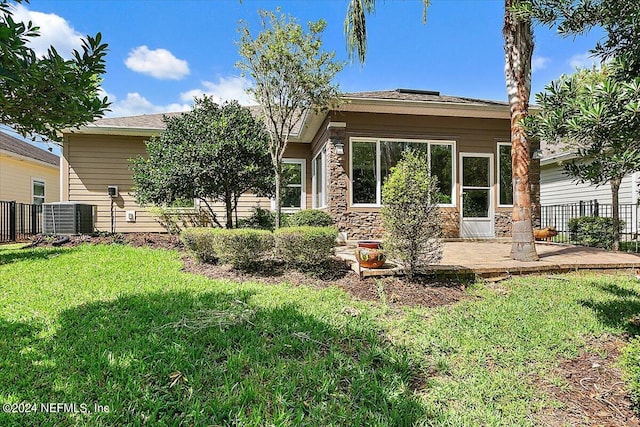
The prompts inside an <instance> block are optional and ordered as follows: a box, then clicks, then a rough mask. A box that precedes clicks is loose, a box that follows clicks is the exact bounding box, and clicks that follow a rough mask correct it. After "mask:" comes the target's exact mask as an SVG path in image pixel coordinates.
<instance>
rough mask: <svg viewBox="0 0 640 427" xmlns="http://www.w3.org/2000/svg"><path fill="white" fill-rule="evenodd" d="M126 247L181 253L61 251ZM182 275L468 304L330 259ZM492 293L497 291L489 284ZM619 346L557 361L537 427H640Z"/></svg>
mask: <svg viewBox="0 0 640 427" xmlns="http://www.w3.org/2000/svg"><path fill="white" fill-rule="evenodd" d="M85 243H89V244H112V243H119V244H129V245H131V246H135V247H141V246H144V247H150V248H153V249H177V250H180V251H184V246H183V245H182V243H181V242H180V240H179V239H178V237H176V236H170V235H164V234H153V233H133V234H124V235H119V234H117V235H109V236H72V237H71V238H70V240H69V242H65V243H64V246H77V245H80V244H85ZM53 244H54V241H53V240H52V239H45V238H44V237H42V236H36V237H34V239H33V240H32V245H33V247H37V246H45V247H46V246H52V245H53ZM183 262H184V267H183V269H184V271H186V272H189V273H194V274H202V275H204V276H206V277H209V278H212V279H224V280H232V281H240V282H244V281H252V282H258V283H263V284H278V283H283V282H285V283H289V284H291V285H294V286H303V285H304V286H311V287H314V288H318V289H322V288H326V287H328V286H337V287H339V288H341V289H343V290H345V291H346V292H347V293H349V294H350V295H352V296H353V297H354V298H356V299H359V300H365V301H377V302H382V303H386V304H388V305H389V306H391V307H396V308H399V307H403V306H423V307H438V306H443V305H450V304H453V303H455V302H457V301H460V300H463V299H468V298H470V296H468V295H467V294H466V293H465V284H463V283H459V282H446V281H442V280H435V279H433V278H430V277H422V278H420V279H419V280H418V281H417V282H416V283H407V282H405V281H403V280H401V279H400V278H397V277H384V278H375V279H373V278H366V279H362V280H361V279H360V277H359V276H358V275H357V274H356V273H355V272H353V271H352V270H351V269H350V268H349V265H348V264H347V263H346V262H345V261H342V260H338V259H335V260H334V261H333V264H332V265H331V266H330V268H329V269H328V270H327V271H328V272H325V273H323V274H314V273H302V272H299V271H294V270H290V269H286V268H285V266H284V265H283V264H281V263H276V262H274V263H272V264H271V265H267V266H264V267H263V269H262V270H260V271H255V272H252V273H244V272H239V271H236V270H233V269H232V268H231V267H230V266H227V265H214V264H206V263H198V262H196V261H194V260H193V258H192V257H190V256H188V255H187V254H186V253H185V255H184V257H183ZM489 286H492V287H496V286H498V287H499V285H496V284H490V285H489ZM623 346H624V341H622V340H619V339H613V338H612V339H610V340H607V341H605V342H604V343H602V342H595V341H594V342H593V343H591V344H590V345H588V346H586V347H587V348H589V349H592V350H591V351H590V352H583V353H581V354H580V355H579V356H578V357H576V358H575V359H567V360H562V361H560V363H559V365H558V367H557V368H556V369H554V371H553V372H552V373H551V374H550V377H559V378H562V379H564V380H565V384H564V385H563V386H559V385H556V384H552V383H551V382H550V381H548V380H547V379H545V378H540V379H539V380H538V381H537V383H536V384H535V385H536V386H537V387H538V388H539V389H541V390H542V391H544V392H545V393H547V394H549V395H550V396H551V397H552V398H553V399H555V400H557V401H559V402H561V403H562V407H561V408H548V409H546V410H545V411H543V412H542V413H539V414H537V415H536V423H537V424H539V425H545V426H552V427H556V426H558V427H560V426H567V425H569V426H607V427H608V426H612V427H613V426H631V427H636V426H637V427H640V419H639V418H638V415H637V414H636V413H635V412H634V406H633V404H632V403H631V401H630V400H629V395H628V392H627V390H626V388H625V384H624V382H623V381H622V378H621V373H620V371H619V370H618V368H617V367H616V360H617V359H618V357H619V355H620V350H621V348H622V347H623Z"/></svg>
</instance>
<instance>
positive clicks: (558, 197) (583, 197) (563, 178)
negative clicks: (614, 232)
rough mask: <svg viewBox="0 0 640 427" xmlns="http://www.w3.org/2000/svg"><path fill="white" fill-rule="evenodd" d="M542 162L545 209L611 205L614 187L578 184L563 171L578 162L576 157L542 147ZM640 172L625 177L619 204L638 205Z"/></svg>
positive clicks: (558, 150) (558, 149)
mask: <svg viewBox="0 0 640 427" xmlns="http://www.w3.org/2000/svg"><path fill="white" fill-rule="evenodd" d="M541 148H542V153H543V157H542V160H540V203H541V204H542V205H543V206H551V205H565V204H571V203H580V202H591V201H594V200H597V201H598V203H601V204H610V203H611V187H610V186H609V184H604V185H601V186H598V187H596V186H595V185H592V184H590V183H588V182H585V183H577V182H576V181H575V180H574V179H573V178H571V177H570V176H568V175H567V174H566V173H565V171H564V164H565V163H566V162H568V161H571V160H574V159H576V158H577V154H575V153H574V152H572V151H570V150H565V149H564V148H563V147H562V146H560V147H558V146H555V145H549V144H544V143H543V144H542V147H541ZM639 184H640V172H636V173H633V174H629V175H627V176H625V177H624V178H623V180H622V184H621V185H620V192H619V197H620V204H621V205H622V204H637V203H638V189H639Z"/></svg>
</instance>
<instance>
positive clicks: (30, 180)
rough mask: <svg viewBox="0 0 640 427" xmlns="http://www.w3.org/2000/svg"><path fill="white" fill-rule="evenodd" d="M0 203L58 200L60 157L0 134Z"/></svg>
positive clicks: (2, 133)
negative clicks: (2, 201)
mask: <svg viewBox="0 0 640 427" xmlns="http://www.w3.org/2000/svg"><path fill="white" fill-rule="evenodd" d="M0 200H4V201H15V202H18V203H35V204H41V203H49V202H57V201H59V200H60V157H58V156H56V155H54V154H51V153H49V152H47V151H44V150H41V149H40V148H38V147H35V146H33V145H31V144H28V143H26V142H24V141H22V140H19V139H17V138H14V137H12V136H9V135H7V134H6V133H4V132H0Z"/></svg>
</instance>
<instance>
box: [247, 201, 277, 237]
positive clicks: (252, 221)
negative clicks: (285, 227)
mask: <svg viewBox="0 0 640 427" xmlns="http://www.w3.org/2000/svg"><path fill="white" fill-rule="evenodd" d="M275 227H276V216H275V214H274V213H273V212H271V211H270V210H268V209H262V208H261V207H258V206H256V207H255V208H253V213H252V214H251V216H248V217H246V218H240V219H239V220H238V228H253V229H256V230H272V231H273V229H274V228H275Z"/></svg>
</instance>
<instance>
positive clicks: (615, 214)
mask: <svg viewBox="0 0 640 427" xmlns="http://www.w3.org/2000/svg"><path fill="white" fill-rule="evenodd" d="M621 182H622V178H615V179H612V180H611V181H609V185H610V186H611V218H612V219H613V245H612V246H611V249H612V250H614V251H619V250H620V211H619V204H620V202H619V197H618V193H619V191H620V183H621Z"/></svg>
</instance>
